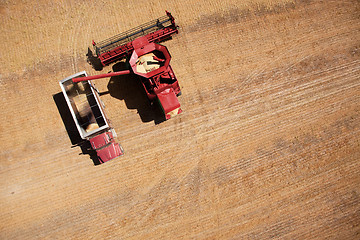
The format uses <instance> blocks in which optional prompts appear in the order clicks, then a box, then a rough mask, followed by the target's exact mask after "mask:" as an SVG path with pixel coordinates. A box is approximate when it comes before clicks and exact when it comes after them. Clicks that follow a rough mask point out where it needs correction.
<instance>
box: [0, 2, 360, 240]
mask: <svg viewBox="0 0 360 240" xmlns="http://www.w3.org/2000/svg"><path fill="white" fill-rule="evenodd" d="M165 9H166V10H169V11H171V12H172V14H173V15H174V16H175V18H176V20H177V23H178V24H179V25H180V26H181V28H180V33H179V34H178V35H177V36H175V37H174V38H173V39H172V40H171V41H168V42H165V43H164V45H166V46H167V47H168V48H169V50H170V53H171V54H172V67H173V69H174V70H175V73H176V75H177V77H178V79H179V83H180V85H181V87H182V93H183V94H182V96H181V97H179V100H180V102H181V104H182V108H183V113H182V114H181V115H179V116H177V117H176V118H173V119H171V120H169V121H166V122H163V123H161V124H155V122H154V121H153V111H152V110H151V109H150V108H149V106H148V103H147V102H146V98H145V97H144V95H143V92H142V91H141V87H140V86H139V85H138V84H137V82H136V81H132V80H133V79H131V78H126V77H114V78H112V79H104V80H96V81H95V83H96V85H97V87H98V88H99V90H100V91H101V92H103V95H102V99H103V101H104V103H105V105H106V110H107V113H108V116H109V118H110V119H111V120H112V124H113V126H114V128H115V129H116V131H117V133H118V141H119V142H120V143H121V144H122V146H123V147H124V149H125V152H126V153H125V155H124V156H123V157H121V158H118V159H115V160H113V161H110V162H108V163H105V164H102V165H97V166H95V165H94V162H93V160H92V159H91V158H90V156H89V155H88V154H81V153H82V150H81V148H80V147H72V140H71V138H70V137H71V136H69V135H68V131H67V128H68V126H66V125H65V124H64V122H63V120H62V115H61V114H60V112H61V111H60V110H59V104H58V102H57V101H56V97H55V96H59V95H57V94H58V93H59V92H60V87H59V84H58V81H59V80H61V79H63V78H65V77H67V76H69V75H71V74H74V73H76V72H78V71H82V70H86V71H87V72H88V73H89V74H91V75H92V74H96V73H99V72H96V71H95V70H94V69H93V68H92V67H91V66H90V65H89V64H88V63H87V62H86V56H85V54H86V52H87V47H88V46H90V45H91V40H92V39H94V40H95V41H99V40H103V39H105V38H107V37H110V36H112V35H114V34H117V33H120V32H122V31H125V30H128V29H129V28H131V27H135V26H137V25H139V24H141V23H144V22H147V21H149V20H152V19H154V18H157V17H160V16H163V15H164V10H165ZM0 17H1V22H2V24H1V26H0V31H1V35H0V40H1V50H0V53H1V55H0V56H1V59H0V61H1V62H0V64H1V68H0V74H1V75H0V90H1V91H0V99H1V108H0V109H1V119H2V124H1V126H0V129H1V133H0V146H1V149H0V172H1V174H0V181H1V187H0V239H271V238H280V239H359V238H360V226H359V223H360V198H359V197H360V175H359V171H360V161H359V158H360V139H359V133H360V2H359V1H358V0H343V1H333V0H327V1H320V0H302V1H301V0H295V1H276V0H268V1H265V0H263V1H261V0H257V1H246V0H244V1H235V0H233V1H217V0H208V1H205V0H203V1H202V0H200V1H199V0H196V1H195V0H186V1H180V0H170V1H155V0H149V1H144V0H139V1H137V2H136V3H135V2H130V1H111V2H106V1H102V0H96V1H81V0H72V1H70V0H69V1H65V0H63V1H43V0H39V1H26V0H23V1H6V0H1V1H0ZM113 68H114V69H116V66H109V67H107V68H104V69H103V70H102V71H101V72H104V73H105V72H108V71H112V69H113ZM70 135H71V134H70Z"/></svg>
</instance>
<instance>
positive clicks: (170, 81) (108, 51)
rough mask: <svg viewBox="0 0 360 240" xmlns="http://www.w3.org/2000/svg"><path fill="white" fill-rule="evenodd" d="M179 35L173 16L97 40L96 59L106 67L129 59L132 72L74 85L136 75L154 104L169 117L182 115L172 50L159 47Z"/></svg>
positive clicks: (119, 73)
mask: <svg viewBox="0 0 360 240" xmlns="http://www.w3.org/2000/svg"><path fill="white" fill-rule="evenodd" d="M175 33H178V26H177V25H176V24H175V20H174V18H173V17H172V15H171V13H169V12H166V15H165V16H163V17H161V18H159V19H156V20H153V21H150V22H148V23H146V24H143V25H141V26H139V27H137V28H134V29H132V30H129V31H126V32H124V33H122V34H119V35H116V36H114V37H112V38H109V39H107V40H105V41H102V42H99V43H95V42H94V41H93V46H94V50H95V53H96V57H97V58H98V59H99V60H100V62H101V64H102V65H103V66H106V65H108V64H110V63H113V62H116V61H118V60H120V59H123V58H128V59H129V64H130V66H131V69H130V70H129V71H121V72H113V73H108V74H101V75H97V76H90V77H82V78H75V79H73V81H74V82H80V81H87V80H90V79H97V78H104V77H111V76H116V75H123V74H129V73H133V74H136V75H137V76H139V79H140V81H141V83H142V85H143V86H144V89H145V91H146V94H147V97H148V98H149V100H150V101H154V100H157V102H158V103H159V104H160V106H161V109H162V110H163V112H164V115H165V118H166V119H170V118H171V117H173V116H175V115H177V114H179V113H181V112H182V110H181V108H180V103H179V101H178V99H177V96H178V95H180V94H181V91H180V86H179V83H178V81H177V79H176V77H175V73H174V71H173V70H172V68H171V66H170V60H171V56H170V53H169V51H168V49H167V48H166V47H165V46H163V45H160V44H158V43H159V42H162V41H164V40H166V39H170V38H171V36H172V35H173V34H175Z"/></svg>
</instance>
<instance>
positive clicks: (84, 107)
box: [59, 71, 109, 139]
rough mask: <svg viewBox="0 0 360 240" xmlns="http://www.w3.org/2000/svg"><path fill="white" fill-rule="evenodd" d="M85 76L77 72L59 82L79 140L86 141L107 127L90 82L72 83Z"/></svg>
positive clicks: (97, 97) (99, 103)
mask: <svg viewBox="0 0 360 240" xmlns="http://www.w3.org/2000/svg"><path fill="white" fill-rule="evenodd" d="M83 76H87V74H86V72H85V71H83V72H79V73H77V74H74V75H72V76H70V77H67V78H65V79H63V80H61V81H60V82H59V84H60V86H61V89H62V92H63V94H64V97H65V99H66V102H67V104H68V106H69V109H70V112H71V115H72V117H73V119H74V122H75V125H76V127H77V129H78V131H79V133H80V136H81V138H83V139H87V138H88V137H90V136H93V135H94V134H96V133H98V132H101V131H103V130H104V129H107V128H108V127H109V123H108V121H107V118H106V116H105V113H104V111H103V107H102V105H101V102H100V98H99V95H98V93H97V92H96V91H95V90H94V86H93V85H92V83H91V82H90V81H84V82H79V83H73V81H72V79H73V78H75V77H83Z"/></svg>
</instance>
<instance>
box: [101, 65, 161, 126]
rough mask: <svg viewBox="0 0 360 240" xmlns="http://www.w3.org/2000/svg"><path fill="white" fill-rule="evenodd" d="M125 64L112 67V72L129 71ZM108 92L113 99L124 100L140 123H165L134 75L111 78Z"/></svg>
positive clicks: (155, 105) (156, 106)
mask: <svg viewBox="0 0 360 240" xmlns="http://www.w3.org/2000/svg"><path fill="white" fill-rule="evenodd" d="M129 68H130V66H129V65H128V63H126V62H118V63H117V64H115V65H114V66H113V71H114V72H117V71H123V70H127V69H129ZM107 87H108V91H109V93H110V95H111V96H112V97H114V98H117V99H120V100H124V102H125V104H126V107H127V108H128V109H136V110H137V112H138V114H139V116H140V118H141V121H142V122H151V121H154V123H155V124H159V123H161V122H163V121H165V116H164V114H163V112H162V110H161V108H160V107H159V105H158V104H157V103H156V102H155V103H153V104H152V103H151V102H150V101H149V99H148V98H147V96H146V92H145V90H144V87H143V85H142V84H141V82H140V79H139V77H138V76H137V75H135V74H127V75H120V76H115V77H111V78H110V81H109V83H108V86H107Z"/></svg>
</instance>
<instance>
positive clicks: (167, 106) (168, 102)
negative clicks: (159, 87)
mask: <svg viewBox="0 0 360 240" xmlns="http://www.w3.org/2000/svg"><path fill="white" fill-rule="evenodd" d="M157 97H158V100H159V104H160V106H161V108H162V110H163V112H164V114H165V118H166V119H170V118H172V117H173V116H175V115H178V114H179V113H181V112H182V110H181V108H180V103H179V100H178V99H177V97H176V94H175V92H174V90H173V89H172V88H168V89H165V90H164V91H162V92H161V93H159V94H157Z"/></svg>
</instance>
